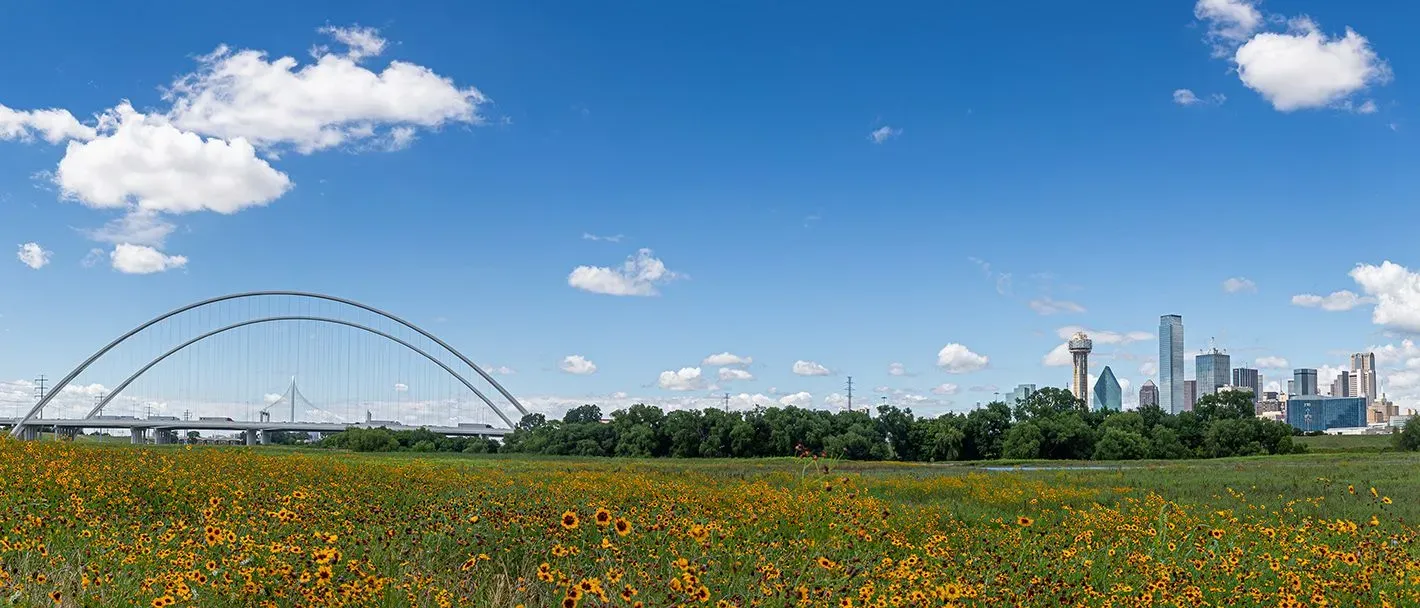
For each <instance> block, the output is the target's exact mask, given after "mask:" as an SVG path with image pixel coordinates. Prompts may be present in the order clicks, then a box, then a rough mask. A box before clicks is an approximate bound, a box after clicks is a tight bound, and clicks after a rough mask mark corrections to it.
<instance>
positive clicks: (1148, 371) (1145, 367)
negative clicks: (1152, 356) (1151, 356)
mask: <svg viewBox="0 0 1420 608" xmlns="http://www.w3.org/2000/svg"><path fill="white" fill-rule="evenodd" d="M1139 373H1141V374H1144V375H1145V376H1152V375H1154V374H1157V373H1159V362H1158V361H1152V360H1150V361H1145V362H1143V363H1141V364H1139Z"/></svg>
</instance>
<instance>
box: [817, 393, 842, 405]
mask: <svg viewBox="0 0 1420 608" xmlns="http://www.w3.org/2000/svg"><path fill="white" fill-rule="evenodd" d="M823 404H824V405H827V406H828V407H831V408H844V407H848V398H847V397H845V396H843V395H842V394H841V393H829V395H828V396H827V397H824V398H823Z"/></svg>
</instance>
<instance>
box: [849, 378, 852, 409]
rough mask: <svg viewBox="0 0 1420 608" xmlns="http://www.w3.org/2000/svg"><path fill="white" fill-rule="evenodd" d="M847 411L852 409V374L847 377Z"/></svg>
mask: <svg viewBox="0 0 1420 608" xmlns="http://www.w3.org/2000/svg"><path fill="white" fill-rule="evenodd" d="M848 411H850V412H851V411H853V376H849V377H848Z"/></svg>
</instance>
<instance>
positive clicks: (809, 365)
mask: <svg viewBox="0 0 1420 608" xmlns="http://www.w3.org/2000/svg"><path fill="white" fill-rule="evenodd" d="M793 369H794V373H795V374H798V375H800V376H827V375H830V374H832V373H833V372H831V371H829V369H828V368H827V367H824V366H822V365H819V364H818V363H816V362H814V361H804V360H802V359H800V360H798V361H795V362H794V368H793Z"/></svg>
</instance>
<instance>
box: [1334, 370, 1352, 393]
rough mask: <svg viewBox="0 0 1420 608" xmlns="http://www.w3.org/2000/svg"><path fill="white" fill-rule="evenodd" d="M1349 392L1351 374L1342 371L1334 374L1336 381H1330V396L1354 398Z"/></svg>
mask: <svg viewBox="0 0 1420 608" xmlns="http://www.w3.org/2000/svg"><path fill="white" fill-rule="evenodd" d="M1351 390H1352V389H1351V372H1346V371H1343V372H1341V373H1339V374H1336V379H1335V380H1332V381H1331V396H1332V397H1354V396H1355V395H1353V394H1352V393H1351Z"/></svg>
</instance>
